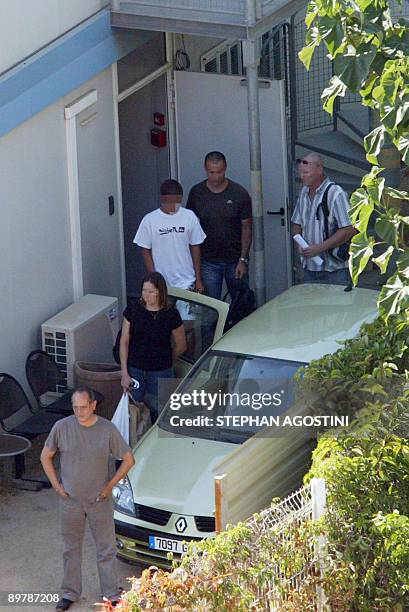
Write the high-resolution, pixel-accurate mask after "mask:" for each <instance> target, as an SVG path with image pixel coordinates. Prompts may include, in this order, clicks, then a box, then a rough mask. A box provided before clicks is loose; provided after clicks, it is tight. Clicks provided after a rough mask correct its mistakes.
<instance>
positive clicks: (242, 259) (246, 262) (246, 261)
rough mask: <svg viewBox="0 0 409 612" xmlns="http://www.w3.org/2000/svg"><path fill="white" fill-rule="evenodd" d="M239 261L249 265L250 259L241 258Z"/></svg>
mask: <svg viewBox="0 0 409 612" xmlns="http://www.w3.org/2000/svg"><path fill="white" fill-rule="evenodd" d="M239 261H244V263H245V264H248V263H249V258H248V257H240V259H239Z"/></svg>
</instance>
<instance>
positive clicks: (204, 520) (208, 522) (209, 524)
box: [195, 516, 216, 533]
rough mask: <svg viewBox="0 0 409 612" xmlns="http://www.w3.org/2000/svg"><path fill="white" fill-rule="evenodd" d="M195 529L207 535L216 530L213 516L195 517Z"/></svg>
mask: <svg viewBox="0 0 409 612" xmlns="http://www.w3.org/2000/svg"><path fill="white" fill-rule="evenodd" d="M195 523H196V529H197V530H198V531H206V532H208V533H210V532H212V531H215V530H216V523H215V520H214V516H195Z"/></svg>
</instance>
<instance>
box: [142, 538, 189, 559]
mask: <svg viewBox="0 0 409 612" xmlns="http://www.w3.org/2000/svg"><path fill="white" fill-rule="evenodd" d="M149 548H153V549H154V550H165V551H166V552H174V553H179V554H180V555H181V554H183V553H185V552H187V543H186V542H182V541H181V540H171V539H170V538H159V537H158V536H153V535H150V536H149Z"/></svg>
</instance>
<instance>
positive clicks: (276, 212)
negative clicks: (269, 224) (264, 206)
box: [267, 207, 285, 217]
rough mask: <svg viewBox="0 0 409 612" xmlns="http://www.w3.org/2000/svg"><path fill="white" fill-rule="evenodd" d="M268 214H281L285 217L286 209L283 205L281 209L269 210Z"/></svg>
mask: <svg viewBox="0 0 409 612" xmlns="http://www.w3.org/2000/svg"><path fill="white" fill-rule="evenodd" d="M267 214H268V215H281V216H282V217H284V215H285V210H284V208H283V207H281V208H280V210H268V211H267Z"/></svg>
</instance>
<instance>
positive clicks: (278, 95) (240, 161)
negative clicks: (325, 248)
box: [175, 72, 291, 299]
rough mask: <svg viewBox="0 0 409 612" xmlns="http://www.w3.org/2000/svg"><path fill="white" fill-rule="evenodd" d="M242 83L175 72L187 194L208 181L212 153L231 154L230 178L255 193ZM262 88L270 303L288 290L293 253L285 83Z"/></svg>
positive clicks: (181, 172)
mask: <svg viewBox="0 0 409 612" xmlns="http://www.w3.org/2000/svg"><path fill="white" fill-rule="evenodd" d="M242 83H243V77H237V76H228V75H219V74H209V73H203V72H201V73H197V72H175V91H176V129H177V155H178V173H179V180H180V182H181V183H182V185H183V188H184V190H185V193H186V195H187V194H188V192H189V189H190V188H191V187H192V185H194V184H196V183H198V182H199V181H201V180H203V179H204V178H205V174H204V170H203V159H204V156H205V155H206V153H208V152H209V151H212V150H217V151H222V152H223V153H224V154H225V155H226V158H227V164H228V172H227V175H228V176H229V177H230V178H231V179H232V180H234V181H237V182H238V183H240V184H242V185H243V186H244V187H245V188H246V189H247V190H248V191H250V162H249V134H248V121H247V87H246V86H245V85H244V86H243V84H242ZM263 83H264V85H263V86H261V87H260V88H259V94H260V125H261V147H262V171H263V197H264V215H263V220H264V243H265V257H266V293H267V298H268V299H270V298H272V297H274V296H275V295H277V294H278V293H281V292H282V291H284V289H286V288H287V287H288V286H289V283H290V273H291V259H290V253H291V249H290V233H289V227H288V214H287V205H288V202H287V186H288V181H287V163H286V141H285V133H286V131H285V110H284V91H283V83H282V81H266V80H265V79H263ZM251 270H252V269H251V267H250V274H251ZM253 278H254V276H253Z"/></svg>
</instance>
